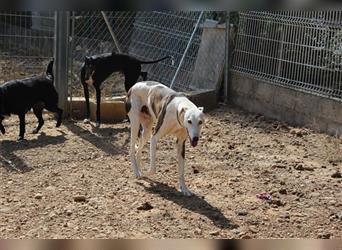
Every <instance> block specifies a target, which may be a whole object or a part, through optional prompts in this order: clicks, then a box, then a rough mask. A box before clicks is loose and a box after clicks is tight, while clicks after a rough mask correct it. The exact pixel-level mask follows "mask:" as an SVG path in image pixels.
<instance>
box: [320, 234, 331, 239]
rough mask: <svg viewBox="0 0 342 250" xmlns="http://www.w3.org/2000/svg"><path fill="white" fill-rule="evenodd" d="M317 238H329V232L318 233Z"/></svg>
mask: <svg viewBox="0 0 342 250" xmlns="http://www.w3.org/2000/svg"><path fill="white" fill-rule="evenodd" d="M318 238H319V239H330V238H331V234H330V233H320V234H319V235H318Z"/></svg>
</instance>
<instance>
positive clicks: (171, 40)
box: [71, 11, 225, 96]
mask: <svg viewBox="0 0 342 250" xmlns="http://www.w3.org/2000/svg"><path fill="white" fill-rule="evenodd" d="M224 13H225V12H214V13H213V12H204V13H202V15H201V12H184V11H173V12H155V11H153V12H108V11H107V12H104V13H101V12H99V11H98V12H93V11H92V12H89V11H87V12H83V11H81V12H74V13H73V15H74V17H73V19H74V29H73V32H72V33H73V49H72V57H73V67H72V72H73V73H72V81H71V88H72V91H73V96H83V92H82V88H81V85H80V80H79V72H80V67H81V64H82V63H83V61H84V57H85V56H86V55H88V56H89V55H94V54H100V53H106V52H112V51H115V52H119V51H120V52H122V53H126V54H129V55H132V56H134V57H136V58H138V59H140V60H143V61H150V60H155V59H158V58H162V57H164V56H167V55H171V56H173V58H174V64H173V65H172V60H165V61H161V62H159V63H155V64H148V65H142V67H143V71H147V72H148V79H149V80H156V81H159V82H162V83H164V84H165V85H167V86H170V84H171V82H172V81H174V84H173V87H174V88H175V89H177V90H181V91H185V90H198V89H215V87H216V86H215V85H216V84H217V82H218V81H220V79H221V78H222V72H223V64H224V46H225V32H224V31H225V24H224V19H223V16H224ZM103 15H105V16H106V17H107V19H108V23H109V27H108V26H107V25H106V22H105V19H104V16H103ZM199 17H201V18H200V20H199ZM213 19H216V21H215V20H213ZM222 20H223V21H222ZM197 22H198V26H196V24H197ZM220 23H223V24H220ZM110 29H112V34H111V33H110ZM115 41H116V43H117V45H115ZM186 49H187V50H186ZM183 57H184V58H183ZM182 58H183V61H182ZM181 62H182V64H181V65H180V63H181ZM178 68H179V69H178ZM176 72H177V75H176V77H175V74H176ZM174 78H175V79H174ZM123 82H124V78H123V76H122V75H120V73H114V74H113V75H112V76H111V77H110V78H109V79H107V80H106V83H105V84H103V89H102V93H103V95H104V96H113V95H120V94H123V93H124V85H123Z"/></svg>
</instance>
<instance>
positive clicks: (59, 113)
mask: <svg viewBox="0 0 342 250" xmlns="http://www.w3.org/2000/svg"><path fill="white" fill-rule="evenodd" d="M45 108H46V109H47V110H49V111H50V112H53V113H56V115H57V123H56V127H57V128H58V127H59V126H61V124H62V115H63V110H62V109H60V108H58V106H57V104H46V105H45Z"/></svg>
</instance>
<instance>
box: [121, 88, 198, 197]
mask: <svg viewBox="0 0 342 250" xmlns="http://www.w3.org/2000/svg"><path fill="white" fill-rule="evenodd" d="M126 111H127V113H128V117H129V119H130V122H131V149H130V157H131V164H132V168H133V171H134V174H135V176H136V177H137V178H139V177H140V176H141V172H140V167H141V153H142V149H143V147H144V145H145V144H146V142H147V140H148V139H151V142H150V173H151V174H153V173H155V172H156V164H155V161H156V149H157V141H158V140H159V139H161V138H162V137H163V136H165V135H175V136H176V137H177V157H178V174H179V185H180V190H181V192H182V193H183V194H184V195H187V196H189V195H191V192H190V191H189V190H188V188H187V187H186V185H185V182H184V156H185V141H186V138H187V137H188V138H189V140H190V144H191V145H192V146H193V147H196V146H197V143H198V140H199V138H200V134H201V127H202V124H203V121H204V114H203V108H202V107H196V105H195V104H193V103H192V102H191V101H190V100H189V99H188V98H186V97H185V96H184V95H183V94H181V93H178V92H175V91H174V90H172V89H170V88H168V87H166V86H164V85H162V84H160V83H158V82H153V81H144V82H138V83H136V84H135V85H134V86H133V87H132V88H131V89H130V90H129V91H128V93H127V98H126ZM154 125H155V127H154V130H153V135H152V128H153V126H154ZM151 135H152V138H151ZM139 137H140V142H139V145H138V147H137V148H136V143H137V141H138V138H139ZM136 150H137V151H136Z"/></svg>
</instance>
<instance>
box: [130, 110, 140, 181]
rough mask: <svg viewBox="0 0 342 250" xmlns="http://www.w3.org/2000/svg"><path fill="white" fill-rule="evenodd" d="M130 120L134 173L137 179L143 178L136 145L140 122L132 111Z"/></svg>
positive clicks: (131, 156) (131, 155)
mask: <svg viewBox="0 0 342 250" xmlns="http://www.w3.org/2000/svg"><path fill="white" fill-rule="evenodd" d="M129 118H130V121H131V148H130V158H131V165H132V169H133V172H134V174H135V177H136V178H140V177H141V172H140V170H139V166H138V162H137V159H136V148H135V145H136V143H137V140H138V133H139V129H140V122H139V118H138V116H137V115H135V116H134V115H132V111H131V112H130V113H129Z"/></svg>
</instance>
